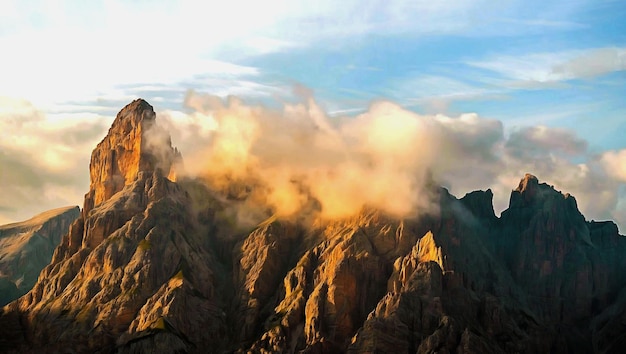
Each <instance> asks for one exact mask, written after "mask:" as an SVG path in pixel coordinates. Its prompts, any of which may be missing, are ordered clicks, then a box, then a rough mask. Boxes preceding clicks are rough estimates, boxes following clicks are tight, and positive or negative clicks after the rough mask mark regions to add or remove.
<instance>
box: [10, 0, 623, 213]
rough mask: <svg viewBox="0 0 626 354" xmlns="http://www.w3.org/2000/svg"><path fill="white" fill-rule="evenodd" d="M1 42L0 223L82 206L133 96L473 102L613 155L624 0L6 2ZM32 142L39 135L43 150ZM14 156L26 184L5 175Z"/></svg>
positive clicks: (450, 111)
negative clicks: (110, 134)
mask: <svg viewBox="0 0 626 354" xmlns="http://www.w3.org/2000/svg"><path fill="white" fill-rule="evenodd" d="M0 47H2V53H3V54H2V56H1V58H0V97H1V98H2V102H0V103H1V104H2V105H1V106H2V108H1V110H0V119H1V120H2V123H0V124H3V126H0V128H2V131H3V132H4V133H2V134H3V136H2V139H0V140H1V141H0V157H1V156H4V157H5V158H4V159H3V160H2V163H3V166H2V170H3V171H4V177H2V176H0V180H1V182H3V185H2V188H3V191H2V192H3V193H5V192H6V191H9V192H6V194H7V195H10V196H11V198H13V199H15V201H13V200H12V201H8V202H6V203H5V204H3V205H0V223H1V222H2V221H6V222H8V221H12V220H15V219H17V218H22V217H25V216H27V215H28V214H29V213H30V214H32V213H33V212H34V211H36V209H37V207H42V206H44V207H49V206H50V207H53V206H54V204H55V203H69V202H71V203H80V199H79V198H80V195H81V193H84V192H86V188H87V186H88V181H87V182H84V181H83V180H82V179H81V178H84V176H86V172H80V171H82V170H81V169H85V167H84V166H81V164H84V163H85V162H86V161H88V154H89V151H90V150H91V147H89V145H90V144H91V145H94V144H95V143H97V142H98V141H99V139H101V135H102V134H103V132H105V131H106V127H107V126H108V125H109V124H110V122H111V121H112V119H113V116H114V115H115V113H116V112H117V111H118V110H119V109H120V108H121V107H123V106H124V105H125V104H126V103H128V102H129V101H130V100H132V99H133V98H135V97H144V98H146V99H147V100H148V101H149V102H151V103H152V104H153V105H154V106H155V108H156V109H157V110H162V111H165V110H171V111H185V112H188V108H186V107H184V98H185V96H186V95H187V94H188V92H189V90H193V91H195V92H200V93H210V94H215V95H218V96H227V95H235V96H238V97H241V98H242V99H244V101H246V102H249V103H251V104H253V103H262V104H264V105H268V106H280V105H281V104H282V102H291V101H294V100H298V99H299V98H298V95H297V94H294V87H306V88H307V89H308V90H310V91H311V92H312V93H313V96H314V97H315V100H316V102H317V104H319V105H320V106H321V107H322V109H323V110H324V111H325V112H326V113H327V114H328V116H330V117H335V116H344V115H351V116H354V115H357V114H359V113H362V112H365V111H367V110H368V107H369V106H370V104H371V103H372V102H375V101H379V100H388V101H392V102H395V103H396V104H398V105H399V106H401V107H404V108H405V109H407V110H409V111H413V112H416V113H421V114H432V115H435V114H442V115H446V116H449V117H457V116H459V115H461V114H464V113H476V114H477V115H478V116H480V117H483V118H485V119H492V120H497V121H499V122H501V123H502V126H503V129H504V130H503V131H504V136H505V138H504V140H503V142H502V144H507V141H508V140H506V139H507V137H509V136H510V135H511V134H516V132H517V134H521V133H524V132H527V131H528V130H525V129H529V128H530V127H537V126H543V127H548V128H555V129H562V130H565V131H567V132H568V134H569V136H571V137H575V138H576V139H579V140H584V141H585V148H584V149H583V150H580V151H579V150H577V151H576V153H574V154H570V155H568V156H567V161H568V163H570V164H571V165H572V166H575V165H577V164H581V163H584V164H586V165H585V166H586V168H587V167H589V168H595V167H593V166H595V165H594V164H593V163H591V162H589V161H592V160H593V161H604V162H606V161H609V160H610V161H612V162H613V163H615V164H618V165H619V164H621V163H626V157H624V159H621V157H620V156H622V155H620V153H621V151H623V150H624V149H626V138H624V134H625V133H626V100H625V99H624V97H626V3H625V2H624V1H604V0H574V1H551V2H546V1H516V0H510V1H498V2H494V1H486V0H467V1H432V0H431V1H421V0H417V1H391V2H388V1H343V2H336V1H319V2H311V1H306V2H305V1H281V0H276V1H266V2H262V3H258V2H251V1H228V2H223V3H218V2H212V3H211V5H207V4H204V3H203V2H193V1H154V2H152V1H126V2H123V1H89V2H80V1H44V0H36V1H17V0H7V1H2V2H1V3H0ZM295 91H297V90H295ZM42 132H43V133H42ZM70 137H71V138H70ZM572 139H574V138H572ZM37 141H38V142H41V143H44V144H46V145H47V146H49V151H46V152H45V153H44V154H43V155H45V156H44V157H43V158H42V157H41V156H39V155H41V151H39V152H37V153H35V147H34V146H35V145H37V144H36V143H35V142H37ZM174 143H176V141H174ZM72 144H73V145H72ZM81 144H84V145H81ZM79 148H80V149H85V150H86V151H87V152H86V153H83V154H77V155H76V156H75V158H74V159H72V161H74V162H72V163H70V162H68V161H61V160H66V159H65V158H63V157H62V156H63V154H70V153H73V151H75V150H79ZM544 153H545V154H546V156H549V155H551V154H555V152H554V151H551V150H550V151H549V150H546V151H545V152H544ZM609 153H610V154H609ZM607 154H608V155H607ZM611 154H613V155H611ZM35 155H37V156H35ZM604 156H612V157H614V158H608V157H607V158H605V159H603V158H604ZM625 156H626V155H625ZM16 161H21V162H20V163H21V165H24V166H21V165H20V166H21V167H23V169H24V171H25V172H24V173H25V174H28V175H29V176H30V177H29V178H26V179H27V180H30V181H31V182H32V183H31V184H30V185H29V184H27V183H22V184H20V183H21V182H20V178H18V177H16V175H17V173H12V174H11V175H10V176H9V173H8V172H6V171H8V169H9V168H11V169H12V170H14V171H17V170H19V169H15V168H12V167H10V166H14V165H15V164H16V163H17V162H16ZM61 162H63V163H64V164H61ZM604 162H603V165H602V166H607V164H606V163H604ZM87 163H88V162H87ZM55 164H57V165H59V164H61V166H64V169H66V170H68V171H72V173H71V175H72V176H68V175H67V172H64V171H63V169H60V168H56V169H55V167H54V166H57V165H55ZM29 171H30V172H29ZM37 171H45V173H44V172H37ZM615 171H617V172H615ZM531 172H532V171H531ZM605 172H606V173H603V175H606V176H609V177H610V178H611V183H613V184H611V186H613V187H612V188H613V189H612V190H611V191H609V192H610V193H613V195H621V196H624V195H626V192H624V182H625V181H626V171H623V167H621V166H613V172H611V171H609V168H607V171H605ZM622 172H623V175H622ZM48 177H49V178H48ZM519 177H521V176H519ZM539 177H540V178H541V179H543V180H546V179H549V178H550V177H551V176H545V177H544V176H539ZM542 177H543V178H542ZM609 177H607V178H609ZM557 179H558V178H557ZM43 180H45V181H47V182H45V183H44V184H45V185H46V186H47V187H45V189H44V190H40V189H38V188H36V187H34V185H35V184H36V183H40V182H41V181H43ZM16 181H17V182H16ZM506 181H507V182H508V181H509V180H508V179H506ZM18 182H20V183H18ZM562 184H563V186H564V187H568V186H570V185H568V184H567V183H562ZM488 187H490V186H489V185H486V186H484V188H488ZM513 187H514V185H511V186H509V188H513ZM573 187H575V186H573ZM574 189H575V188H574ZM458 192H461V191H458ZM609 192H607V193H609ZM34 195H40V196H41V195H43V196H44V197H45V200H42V199H41V198H40V199H37V198H35V197H34ZM70 196H71V197H70ZM616 198H617V197H616ZM18 199H19V200H24V202H17V201H16V200H18ZM74 199H77V200H76V201H75V202H72V201H73V200H74ZM611 203H612V205H613V206H612V207H611V208H609V209H610V210H609V209H607V210H608V211H607V213H608V214H607V213H605V214H602V215H605V216H606V215H609V214H610V215H609V216H614V215H617V214H620V213H623V210H626V207H625V206H624V204H626V203H624V202H622V198H621V197H619V198H617V199H615V200H613V201H612V202H611ZM620 208H622V209H620ZM620 215H621V214H620Z"/></svg>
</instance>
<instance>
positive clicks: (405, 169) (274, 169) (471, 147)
mask: <svg viewBox="0 0 626 354" xmlns="http://www.w3.org/2000/svg"><path fill="white" fill-rule="evenodd" d="M300 91H301V92H300V100H299V101H298V102H296V103H284V104H282V106H280V107H279V108H272V107H267V106H263V105H255V104H247V103H245V102H244V101H242V100H241V99H239V98H237V97H234V96H229V97H227V98H220V97H217V96H213V95H209V94H199V93H196V92H193V91H190V92H189V93H188V94H187V97H186V99H185V107H186V109H187V112H180V111H164V112H160V113H158V116H159V118H158V122H159V124H160V125H162V126H164V128H165V130H167V131H169V132H170V133H171V135H172V141H173V145H175V146H177V147H178V148H179V149H180V151H181V152H182V155H183V160H184V171H180V172H178V173H179V174H182V175H185V176H189V177H201V178H202V179H203V180H204V181H206V182H207V184H208V185H209V186H210V187H211V188H213V189H215V190H219V191H224V192H225V193H229V194H230V196H231V197H232V198H234V199H237V200H243V201H245V203H243V204H245V205H246V208H245V209H246V211H245V214H246V215H248V216H249V215H250V214H251V211H250V210H252V209H254V208H255V207H256V208H258V209H259V210H261V209H263V208H265V209H264V210H267V209H269V210H270V211H271V214H273V215H275V216H277V217H280V218H291V217H296V216H297V217H301V216H302V214H303V213H306V214H314V216H315V217H316V218H319V219H322V220H334V219H340V218H346V217H350V216H353V215H356V214H358V213H359V212H361V211H362V210H363V209H364V208H373V209H378V210H380V211H382V212H384V213H386V214H389V215H391V216H394V217H398V218H406V217H411V216H415V215H417V214H419V213H424V212H428V211H431V210H433V208H435V207H436V206H435V203H433V202H432V195H431V193H432V186H433V185H442V186H444V187H446V188H448V189H449V190H450V191H451V192H452V193H453V194H455V195H457V196H458V197H461V196H463V194H465V193H467V192H470V191H472V190H476V189H487V188H491V189H492V190H493V191H494V209H495V211H496V213H497V214H499V213H500V212H501V211H502V210H504V209H505V208H506V207H507V206H508V199H509V195H510V192H511V190H512V189H513V188H515V187H516V186H517V183H518V182H519V179H520V178H522V177H523V176H524V174H525V173H527V172H528V173H533V174H535V175H536V176H537V177H538V178H539V179H540V181H542V182H547V183H549V184H551V185H553V186H554V187H555V188H557V189H558V190H561V191H563V193H566V192H568V193H570V194H572V195H574V196H575V197H576V198H577V200H578V205H579V207H580V209H581V211H582V212H583V214H584V215H586V216H587V217H588V218H590V219H592V218H593V219H596V220H599V219H614V220H616V221H617V222H624V221H626V220H621V219H620V215H619V213H618V209H619V200H618V195H619V188H620V185H621V184H620V183H621V182H620V181H619V180H618V179H617V178H615V176H616V174H615V173H612V174H611V173H609V172H607V171H610V168H608V164H607V162H606V161H608V160H609V158H614V156H616V153H613V154H612V155H607V154H609V153H606V154H605V155H606V156H605V155H594V154H592V153H590V152H589V151H588V146H587V145H588V144H587V142H586V141H585V140H584V139H581V138H580V137H578V136H576V135H575V134H574V133H573V132H571V131H568V130H566V129H561V128H551V127H546V126H532V127H523V128H517V129H513V130H511V131H508V132H505V129H504V125H503V123H502V122H501V121H499V120H495V119H489V118H484V117H481V116H479V115H478V114H475V113H468V114H461V115H459V116H453V117H449V116H446V115H442V114H436V115H423V114H417V113H415V112H412V111H409V110H407V109H405V108H403V107H401V106H400V105H398V104H396V103H393V102H390V101H383V100H381V101H375V102H372V103H371V104H370V105H369V107H368V108H367V110H366V111H365V112H364V113H362V114H359V115H355V116H339V117H329V115H328V114H327V113H326V111H325V110H324V109H323V108H322V107H320V106H319V105H318V103H317V102H316V101H315V99H314V98H313V97H312V96H311V95H310V94H308V93H307V92H306V91H302V90H300ZM576 159H577V160H581V159H584V160H585V161H584V162H582V163H580V162H578V163H574V162H572V161H573V160H576ZM617 176H618V177H619V176H621V175H619V174H617Z"/></svg>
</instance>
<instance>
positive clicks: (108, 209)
mask: <svg viewBox="0 0 626 354" xmlns="http://www.w3.org/2000/svg"><path fill="white" fill-rule="evenodd" d="M155 119H156V115H155V113H154V110H153V108H152V106H150V105H149V104H148V103H147V102H146V101H144V100H141V99H138V100H135V101H133V102H132V103H130V104H128V105H127V106H126V107H124V108H123V109H122V110H121V111H120V112H119V113H118V115H117V117H116V118H115V120H114V122H113V124H112V126H111V128H110V129H109V131H108V134H107V135H106V137H104V139H103V140H102V141H101V142H100V143H99V144H98V145H97V147H96V148H95V150H94V151H93V153H92V155H91V162H90V189H89V191H88V192H87V194H86V195H85V200H84V205H83V208H82V210H80V214H79V215H76V214H78V210H77V209H63V210H59V211H57V212H58V213H69V214H68V216H67V217H68V218H71V219H74V218H75V220H74V221H73V223H72V224H71V226H70V227H69V231H67V232H60V231H57V232H56V235H58V236H60V239H59V240H54V239H53V238H49V239H45V237H43V236H38V237H40V238H41V237H43V238H44V239H45V241H46V242H55V243H56V244H58V246H57V247H56V249H55V250H54V254H53V255H52V257H51V259H48V260H47V261H46V262H47V263H49V264H47V265H45V267H43V270H42V271H41V274H40V275H39V278H38V279H37V281H36V283H35V284H34V286H32V289H31V290H30V291H28V292H27V293H26V294H24V295H23V296H21V297H20V298H19V299H16V300H15V301H13V302H11V303H9V304H8V305H6V306H4V307H3V308H2V310H1V314H0V348H2V349H3V351H5V352H20V353H29V352H32V353H41V352H50V353H113V352H116V353H145V352H159V353H222V352H235V353H247V352H252V353H296V352H297V353H408V352H410V353H416V352H417V353H430V352H438V353H537V352H554V353H589V352H621V350H623V349H625V348H626V257H625V255H626V238H624V237H623V236H621V235H620V234H619V232H618V228H617V226H616V225H615V224H614V223H613V222H610V221H604V222H595V221H587V220H586V219H585V217H584V216H583V215H582V214H581V213H580V212H579V210H578V206H577V202H576V199H575V198H574V196H571V195H569V194H562V193H561V192H560V191H557V190H555V189H554V188H553V187H552V186H550V185H548V184H546V183H541V182H540V181H539V180H538V178H537V177H535V176H533V175H531V174H527V175H525V176H523V177H522V178H521V181H520V183H519V185H518V186H516V188H515V189H514V190H513V191H512V192H511V196H510V202H509V207H508V208H507V209H506V210H504V211H503V212H502V214H501V216H500V217H498V216H496V215H495V213H494V210H493V205H492V198H493V194H492V192H491V191H490V190H486V191H475V192H471V193H468V194H466V195H465V196H464V197H462V198H460V199H459V198H457V197H455V196H453V195H451V194H450V193H449V192H448V190H446V189H445V188H442V187H438V186H437V185H436V183H434V182H433V183H432V186H431V187H430V193H431V195H430V196H429V197H430V199H431V200H432V204H433V206H434V207H433V208H431V210H429V211H428V212H424V213H419V214H415V215H412V216H410V217H406V218H401V219H400V218H397V217H393V216H390V215H386V214H385V213H383V212H381V211H379V210H375V209H371V208H367V207H364V208H363V210H362V211H361V212H360V213H359V214H358V215H354V216H352V217H348V218H342V219H338V220H310V218H305V217H302V218H298V217H296V218H280V217H276V216H272V213H271V210H269V211H267V218H266V219H265V220H264V221H261V222H260V223H257V224H255V225H252V226H249V225H247V224H242V223H240V222H238V220H237V218H236V214H234V212H233V210H235V209H236V208H237V206H238V205H239V204H240V203H242V200H245V198H246V193H245V191H246V189H247V188H250V186H245V185H244V186H241V185H230V186H227V187H225V188H212V187H211V184H210V183H206V181H205V180H204V179H203V177H202V176H199V177H194V178H191V177H185V175H184V174H182V173H179V172H180V171H181V170H182V168H183V166H184V165H183V159H182V156H181V154H180V153H179V152H178V151H177V150H176V149H175V148H173V147H172V146H171V141H170V139H169V136H168V135H167V134H166V133H164V132H162V131H160V130H159V127H158V126H157V125H156V123H155ZM155 132H156V133H155ZM512 187H515V186H512ZM242 191H243V192H242ZM398 193H402V191H398ZM389 197H390V198H393V196H389ZM55 213H56V212H55ZM72 213H75V214H72ZM64 220H65V219H64ZM59 224H62V222H61V221H55V225H59ZM18 226H19V227H23V228H27V227H26V226H27V224H23V225H22V224H19V225H13V226H11V227H14V228H17V227H18ZM6 230H7V227H3V228H1V229H0V242H4V241H2V240H4V239H3V238H2V235H3V233H5V232H6ZM29 232H32V231H29ZM31 238H32V237H31ZM56 241H58V242H56ZM15 242H17V241H15ZM20 242H21V241H20ZM29 242H31V241H29ZM32 242H43V241H32ZM0 246H2V250H0V252H2V253H1V254H2V255H5V254H8V253H7V251H6V249H10V246H9V247H8V248H5V247H4V243H2V244H0ZM3 257H4V256H3ZM3 257H0V263H1V262H5V259H8V258H6V257H4V258H3ZM24 257H25V256H21V258H19V257H17V256H15V257H13V259H14V261H12V262H13V263H11V264H9V265H8V266H7V267H9V268H11V267H12V268H11V269H13V270H15V269H22V268H20V267H23V266H22V265H23V264H26V263H25V262H26V258H24ZM18 258H19V259H21V261H18V260H17V259H18ZM33 258H37V257H33V256H30V255H29V256H28V259H33ZM42 259H43V258H42ZM5 263H6V262H5ZM2 264H4V263H2ZM2 267H5V266H4V265H2ZM29 267H30V266H29ZM7 269H8V268H7ZM2 272H3V273H2V274H3V275H4V274H9V273H7V272H8V271H7V270H5V268H2ZM31 273H32V272H31ZM14 277H18V278H19V277H20V276H19V275H15V276H14ZM28 277H30V278H31V279H32V276H30V275H29V276H28ZM2 279H4V278H2ZM11 279H14V278H11ZM0 280H1V279H0ZM1 281H4V280H1ZM11 281H12V282H14V283H13V284H15V281H14V280H11ZM3 295H4V290H3Z"/></svg>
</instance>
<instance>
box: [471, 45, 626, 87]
mask: <svg viewBox="0 0 626 354" xmlns="http://www.w3.org/2000/svg"><path fill="white" fill-rule="evenodd" d="M466 64H467V65H470V66H472V67H476V68H481V69H485V70H488V71H492V72H494V73H496V74H498V75H499V76H500V77H501V78H502V79H503V80H507V81H503V82H502V84H505V85H506V86H509V87H524V86H526V87H531V86H532V84H536V85H539V84H541V86H540V87H543V86H544V85H545V84H548V85H550V84H553V83H555V82H560V81H567V80H572V79H579V78H588V77H594V76H599V75H603V74H607V73H611V72H615V71H623V70H626V48H591V49H586V50H570V51H561V52H547V53H532V54H521V55H498V56H494V57H491V58H488V59H486V60H482V61H467V62H466Z"/></svg>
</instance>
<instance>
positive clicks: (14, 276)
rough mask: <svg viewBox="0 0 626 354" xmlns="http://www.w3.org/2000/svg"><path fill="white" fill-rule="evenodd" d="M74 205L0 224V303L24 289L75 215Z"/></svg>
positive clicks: (0, 304)
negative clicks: (17, 221) (20, 220)
mask: <svg viewBox="0 0 626 354" xmlns="http://www.w3.org/2000/svg"><path fill="white" fill-rule="evenodd" d="M78 214H79V209H78V207H76V206H74V207H65V208H59V209H54V210H50V211H47V212H44V213H41V214H39V215H37V216H34V217H33V218H31V219H29V220H26V221H23V222H19V223H13V224H8V225H3V226H0V306H3V305H5V304H7V303H9V302H10V301H12V300H15V299H17V298H18V297H20V296H21V295H24V294H25V293H26V292H28V291H29V290H30V289H31V288H32V287H33V285H35V282H36V281H37V277H38V276H39V272H41V270H42V269H43V268H44V267H45V266H46V265H48V263H50V259H51V258H52V253H53V252H54V249H55V248H56V246H57V245H58V244H59V243H60V242H61V237H63V235H64V234H66V233H67V230H68V229H69V227H70V224H71V223H72V222H73V221H74V220H75V219H76V218H77V217H78Z"/></svg>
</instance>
